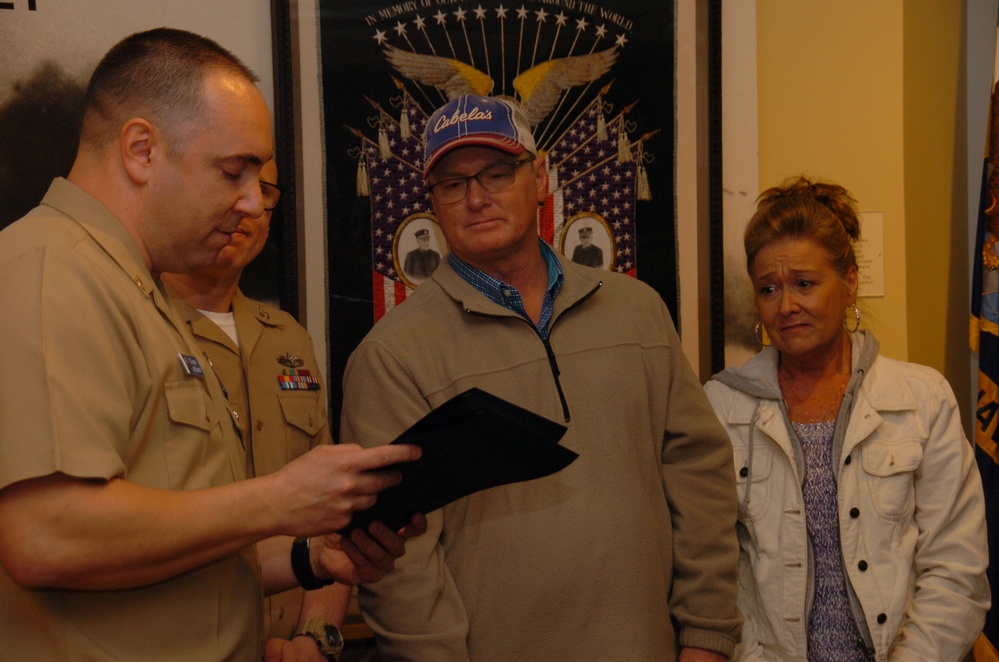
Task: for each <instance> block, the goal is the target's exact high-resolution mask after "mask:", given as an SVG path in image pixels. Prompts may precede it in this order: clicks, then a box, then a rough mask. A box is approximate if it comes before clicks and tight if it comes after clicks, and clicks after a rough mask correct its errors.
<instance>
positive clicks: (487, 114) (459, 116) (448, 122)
mask: <svg viewBox="0 0 999 662" xmlns="http://www.w3.org/2000/svg"><path fill="white" fill-rule="evenodd" d="M492 118H493V112H492V111H491V110H479V108H478V106H476V107H475V108H472V109H471V110H469V111H467V112H464V113H462V112H459V111H457V110H455V111H454V114H453V115H451V116H450V117H446V116H442V117H441V118H440V119H438V120H437V123H436V124H434V131H435V132H437V131H443V130H444V129H446V128H448V127H449V126H454V125H455V124H461V123H462V122H475V121H476V120H491V119H492Z"/></svg>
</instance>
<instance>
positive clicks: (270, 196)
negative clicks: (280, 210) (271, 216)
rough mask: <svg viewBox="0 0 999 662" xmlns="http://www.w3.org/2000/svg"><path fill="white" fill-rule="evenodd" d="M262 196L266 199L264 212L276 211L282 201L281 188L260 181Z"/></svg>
mask: <svg viewBox="0 0 999 662" xmlns="http://www.w3.org/2000/svg"><path fill="white" fill-rule="evenodd" d="M260 194H261V195H262V196H263V197H264V211H274V210H275V209H277V206H278V203H279V202H280V201H281V187H280V186H278V185H277V184H271V183H270V182H265V181H264V180H262V179H261V180H260Z"/></svg>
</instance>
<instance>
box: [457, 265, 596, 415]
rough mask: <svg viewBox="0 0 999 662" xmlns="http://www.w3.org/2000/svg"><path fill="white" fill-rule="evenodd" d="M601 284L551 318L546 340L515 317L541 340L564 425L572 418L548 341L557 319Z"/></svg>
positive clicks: (527, 323)
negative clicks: (560, 406)
mask: <svg viewBox="0 0 999 662" xmlns="http://www.w3.org/2000/svg"><path fill="white" fill-rule="evenodd" d="M603 284H604V282H603V281H599V282H598V283H597V285H596V287H594V288H593V289H592V290H590V291H589V292H588V293H587V294H586V295H585V296H582V297H580V298H579V300H577V301H576V302H575V303H573V304H572V305H570V306H568V307H566V309H565V310H563V311H562V312H560V313H559V314H558V317H552V319H551V322H550V326H551V331H549V332H548V338H545V337H544V336H542V335H541V331H539V330H538V327H536V326H534V324H533V323H532V322H531V321H530V320H527V319H524V318H523V317H521V316H520V315H516V317H517V319H519V320H520V321H521V322H523V323H524V324H526V325H528V326H529V327H531V330H532V331H534V333H536V334H537V336H538V339H539V340H541V344H542V345H544V348H545V355H546V356H547V357H548V367H549V368H551V371H552V379H553V380H554V381H555V390H556V391H557V392H558V400H559V403H560V404H561V405H562V418H563V419H564V420H565V422H566V423H569V422H570V421H571V420H572V417H571V416H570V415H569V403H568V402H567V401H566V399H565V391H563V390H562V381H561V380H560V379H559V375H561V374H562V373H561V370H559V367H558V361H557V360H556V358H555V350H553V349H552V346H551V342H549V341H550V340H551V336H552V332H554V331H555V322H556V321H557V320H558V318H559V317H561V316H562V315H564V314H565V313H567V312H569V311H570V310H572V309H573V308H575V307H576V306H578V305H580V304H581V303H583V302H584V301H586V300H587V299H589V298H590V297H591V296H593V293H594V292H596V291H597V290H599V289H600V287H601V286H602V285H603ZM465 312H466V313H471V314H473V315H483V314H486V313H477V312H475V311H473V310H470V309H468V308H465Z"/></svg>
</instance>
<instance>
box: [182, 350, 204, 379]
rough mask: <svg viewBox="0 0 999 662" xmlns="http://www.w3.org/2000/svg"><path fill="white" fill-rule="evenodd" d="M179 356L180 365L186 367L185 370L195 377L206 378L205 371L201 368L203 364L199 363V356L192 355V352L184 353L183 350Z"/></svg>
mask: <svg viewBox="0 0 999 662" xmlns="http://www.w3.org/2000/svg"><path fill="white" fill-rule="evenodd" d="M177 356H179V357H180V365H181V367H182V368H184V372H186V373H187V374H189V375H191V376H193V377H198V378H199V379H204V377H205V371H204V370H203V369H202V368H201V364H200V363H198V359H197V357H195V356H191V355H190V354H184V353H183V352H182V353H180V354H178V355H177Z"/></svg>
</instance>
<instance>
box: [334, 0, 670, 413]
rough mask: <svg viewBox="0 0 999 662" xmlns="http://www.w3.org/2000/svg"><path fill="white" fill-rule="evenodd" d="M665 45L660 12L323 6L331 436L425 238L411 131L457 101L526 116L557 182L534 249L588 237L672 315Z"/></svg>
mask: <svg viewBox="0 0 999 662" xmlns="http://www.w3.org/2000/svg"><path fill="white" fill-rule="evenodd" d="M673 34H674V5H673V3H671V2H663V3H651V4H650V3H647V2H641V1H639V0H602V1H599V2H580V1H578V0H542V1H525V2H521V3H517V4H516V5H509V3H504V2H502V1H500V0H482V1H481V2H476V3H468V2H463V1H455V0H413V1H408V2H392V1H386V0H319V2H318V35H319V50H320V69H321V72H320V75H321V86H322V120H323V135H324V137H323V143H324V149H325V158H324V165H325V168H326V182H325V195H326V201H327V204H326V216H327V217H326V222H327V229H326V231H327V264H326V268H327V275H328V288H329V290H328V316H329V320H330V322H329V326H328V331H329V363H330V368H329V380H328V381H329V382H330V390H331V396H332V402H331V408H330V414H331V416H330V418H331V422H332V423H333V425H334V429H336V428H337V426H338V410H339V405H340V393H337V392H336V389H337V384H338V380H339V376H340V375H342V372H343V369H344V366H345V364H346V361H347V358H348V357H349V355H350V353H351V352H352V351H353V349H354V348H355V347H356V346H357V344H358V343H359V342H360V340H361V339H362V338H363V336H364V335H365V334H366V333H367V331H368V330H369V329H370V328H371V326H372V325H373V324H374V323H376V321H377V320H378V319H379V318H380V317H381V315H382V314H384V312H385V311H386V310H388V309H390V308H391V307H393V306H394V305H397V304H398V303H400V302H401V301H403V300H404V299H405V298H406V297H407V296H408V294H409V292H411V291H412V286H413V285H418V283H416V282H415V280H414V279H413V278H411V277H410V274H407V273H406V269H405V265H404V264H403V265H402V267H403V268H402V269H401V270H400V268H399V267H400V261H399V260H400V258H399V253H400V246H401V245H402V244H404V243H405V242H408V241H413V239H410V238H408V237H407V233H409V232H410V230H409V228H410V225H411V224H413V223H420V222H426V223H430V224H433V223H434V222H433V220H432V214H433V210H432V208H431V206H430V204H429V200H428V199H427V196H426V193H425V189H424V187H423V183H422V168H421V166H422V130H423V127H424V125H425V123H426V120H427V118H428V117H429V116H430V114H431V113H432V112H433V110H434V109H436V108H437V107H439V106H440V105H442V104H443V103H445V102H446V101H447V100H448V99H449V98H451V97H452V96H456V95H457V94H459V93H461V92H463V91H476V92H478V93H480V94H491V95H505V96H510V97H513V98H515V99H517V100H518V101H519V102H520V103H521V104H522V105H524V106H525V108H527V109H528V112H529V115H530V118H531V122H532V129H533V133H534V135H535V139H536V141H537V142H538V145H539V148H540V150H541V151H542V152H543V156H544V158H546V159H547V167H548V169H549V177H550V179H551V180H552V185H551V187H550V190H549V201H550V204H548V203H546V205H545V207H544V211H543V212H542V213H541V214H540V215H539V233H540V235H541V236H542V237H543V238H544V239H545V240H546V241H548V242H549V243H550V244H551V245H552V246H553V247H555V249H556V250H562V251H563V252H565V251H566V250H567V249H568V250H571V251H573V252H575V249H576V247H577V246H578V245H580V244H581V243H582V235H583V234H589V237H587V241H588V242H589V243H590V245H596V246H597V247H598V248H599V249H600V250H601V252H602V253H603V256H602V259H601V266H602V267H603V268H608V269H614V270H615V271H621V272H623V273H628V274H630V275H632V276H634V277H637V278H639V279H641V280H643V281H645V282H647V283H648V284H650V285H651V286H652V287H653V288H655V289H656V290H657V291H658V292H659V294H660V295H661V296H662V298H663V300H664V301H665V302H666V304H667V306H669V308H670V310H671V311H674V315H675V314H676V311H677V299H678V278H677V271H676V250H677V249H676V217H675V207H676V201H675V191H674V174H675V173H674V133H675V119H674V65H675V44H674V40H673V39H672V38H665V39H664V38H663V36H664V35H673ZM567 72H571V73H567ZM584 218H588V219H589V221H584V220H583V219H584ZM421 219H422V220H421ZM584 225H585V226H586V227H587V228H589V230H588V231H587V232H581V230H583V226H584ZM425 229H427V230H428V231H429V230H432V225H430V226H428V227H426V228H425ZM428 234H430V235H431V236H433V233H432V232H429V233H428ZM414 237H415V235H414ZM438 241H440V239H438ZM442 248H443V247H442ZM584 252H590V253H593V251H591V250H589V249H587V251H584ZM566 254H567V255H568V256H569V257H570V258H571V257H572V254H571V253H566Z"/></svg>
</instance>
